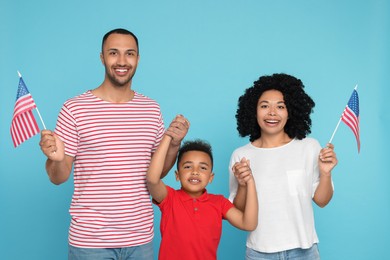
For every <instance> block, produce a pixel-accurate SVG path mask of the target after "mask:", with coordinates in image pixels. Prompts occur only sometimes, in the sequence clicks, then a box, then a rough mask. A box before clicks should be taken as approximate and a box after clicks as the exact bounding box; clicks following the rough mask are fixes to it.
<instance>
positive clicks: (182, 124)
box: [165, 115, 190, 146]
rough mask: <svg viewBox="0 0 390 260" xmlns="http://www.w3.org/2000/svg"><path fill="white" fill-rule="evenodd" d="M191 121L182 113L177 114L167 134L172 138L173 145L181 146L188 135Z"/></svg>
mask: <svg viewBox="0 0 390 260" xmlns="http://www.w3.org/2000/svg"><path fill="white" fill-rule="evenodd" d="M189 128H190V122H189V121H188V120H187V119H186V118H185V117H184V116H182V115H177V116H176V117H175V118H174V119H173V120H172V122H171V124H170V125H169V127H168V129H167V130H166V132H165V134H166V135H168V136H170V137H171V138H172V142H171V144H172V145H175V146H180V143H181V141H182V140H183V138H184V137H185V136H186V134H187V132H188V129H189Z"/></svg>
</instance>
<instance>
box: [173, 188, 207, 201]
mask: <svg viewBox="0 0 390 260" xmlns="http://www.w3.org/2000/svg"><path fill="white" fill-rule="evenodd" d="M179 197H180V200H181V201H188V200H193V199H196V200H198V201H206V200H208V198H209V194H208V193H207V190H206V189H204V192H203V194H202V195H200V197H198V198H193V197H191V196H190V195H188V194H187V193H186V192H185V191H184V190H183V188H181V189H180V190H179Z"/></svg>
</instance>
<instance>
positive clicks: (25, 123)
mask: <svg viewBox="0 0 390 260" xmlns="http://www.w3.org/2000/svg"><path fill="white" fill-rule="evenodd" d="M36 107H37V106H36V105H35V102H34V100H33V98H32V96H31V94H30V92H29V91H28V89H27V87H26V84H24V81H23V79H22V78H21V77H20V79H19V86H18V93H17V94H16V103H15V107H14V115H13V117H12V123H11V137H12V141H13V142H14V146H15V147H17V146H18V145H20V144H21V143H23V142H24V141H26V140H27V139H29V138H30V137H32V136H34V135H36V134H38V133H39V127H38V124H37V122H36V120H35V118H34V115H33V112H32V110H33V109H34V108H36Z"/></svg>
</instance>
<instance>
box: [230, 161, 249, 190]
mask: <svg viewBox="0 0 390 260" xmlns="http://www.w3.org/2000/svg"><path fill="white" fill-rule="evenodd" d="M232 171H233V173H234V176H235V177H236V179H237V181H238V184H239V185H240V186H245V185H246V184H247V183H248V182H249V181H251V180H253V176H252V170H251V168H250V162H249V160H247V159H245V157H244V158H242V159H241V161H240V162H236V163H235V164H234V165H233V167H232Z"/></svg>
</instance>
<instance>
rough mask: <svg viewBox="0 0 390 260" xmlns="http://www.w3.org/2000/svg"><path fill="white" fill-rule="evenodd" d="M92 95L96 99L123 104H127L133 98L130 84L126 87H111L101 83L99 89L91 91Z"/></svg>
mask: <svg viewBox="0 0 390 260" xmlns="http://www.w3.org/2000/svg"><path fill="white" fill-rule="evenodd" d="M92 94H94V95H95V96H97V97H98V98H100V99H102V100H105V101H108V102H112V103H125V102H129V101H131V100H132V99H133V97H134V91H133V90H132V89H131V84H129V85H128V86H112V85H110V84H106V83H105V82H103V83H102V84H101V85H100V86H99V87H97V88H96V89H94V90H92Z"/></svg>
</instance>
